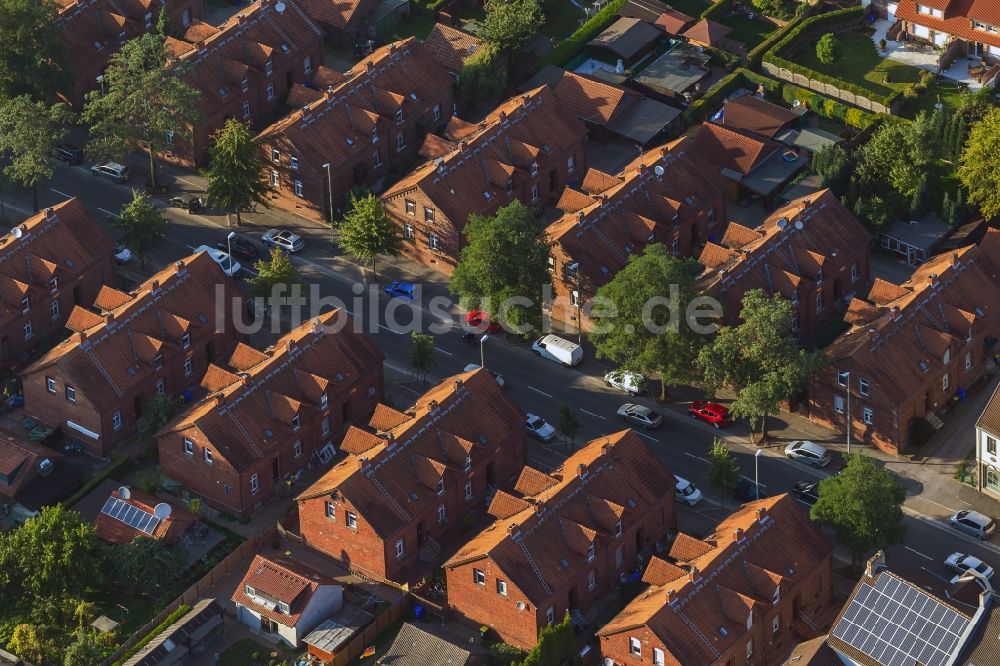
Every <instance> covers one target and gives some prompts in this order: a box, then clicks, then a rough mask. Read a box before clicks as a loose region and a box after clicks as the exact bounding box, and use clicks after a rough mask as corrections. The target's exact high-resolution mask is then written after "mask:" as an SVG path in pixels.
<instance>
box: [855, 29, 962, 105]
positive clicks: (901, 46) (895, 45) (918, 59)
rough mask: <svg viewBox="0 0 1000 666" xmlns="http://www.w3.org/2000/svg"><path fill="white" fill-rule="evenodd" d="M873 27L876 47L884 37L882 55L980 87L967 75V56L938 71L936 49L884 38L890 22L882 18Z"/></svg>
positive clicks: (938, 54) (937, 53) (873, 38)
mask: <svg viewBox="0 0 1000 666" xmlns="http://www.w3.org/2000/svg"><path fill="white" fill-rule="evenodd" d="M873 27H874V28H875V32H874V33H872V41H873V42H875V48H876V49H878V48H879V42H880V41H881V40H882V39H886V50H885V53H884V54H883V55H884V57H886V58H889V59H890V60H895V61H896V62H901V63H904V64H907V65H911V66H913V67H917V68H919V69H926V70H927V71H929V72H934V73H936V74H941V75H942V76H944V77H945V78H948V79H951V80H953V81H957V82H959V83H964V84H965V85H967V86H968V87H969V89H970V90H978V89H979V88H981V87H982V86H981V85H980V84H979V82H978V81H976V80H975V79H973V78H972V77H970V76H969V71H968V64H969V60H968V59H967V58H958V59H957V60H955V62H954V63H952V65H951V67H949V68H948V69H946V70H944V71H941V72H939V71H938V58H939V57H940V55H941V54H940V53H939V52H938V51H937V50H935V49H934V48H932V47H930V46H927V45H922V44H916V43H915V42H899V41H894V40H891V39H888V38H886V34H887V33H888V31H889V28H891V27H892V24H891V23H890V22H889V21H886V20H884V19H879V20H878V21H875V24H874V26H873Z"/></svg>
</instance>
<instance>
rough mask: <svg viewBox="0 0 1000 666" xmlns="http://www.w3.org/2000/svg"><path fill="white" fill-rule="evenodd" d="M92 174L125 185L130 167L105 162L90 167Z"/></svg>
mask: <svg viewBox="0 0 1000 666" xmlns="http://www.w3.org/2000/svg"><path fill="white" fill-rule="evenodd" d="M90 173H91V174H93V175H95V176H103V177H105V178H110V179H111V180H113V181H115V182H116V183H124V182H125V181H127V180H128V167H127V166H125V165H124V164H118V163H117V162H103V163H101V164H95V165H94V166H92V167H90Z"/></svg>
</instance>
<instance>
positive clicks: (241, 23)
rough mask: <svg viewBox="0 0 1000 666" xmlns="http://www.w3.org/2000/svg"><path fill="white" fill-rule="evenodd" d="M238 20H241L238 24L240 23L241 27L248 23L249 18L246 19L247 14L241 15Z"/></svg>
mask: <svg viewBox="0 0 1000 666" xmlns="http://www.w3.org/2000/svg"><path fill="white" fill-rule="evenodd" d="M236 18H237V19H239V21H238V22H239V24H240V25H243V24H244V23H246V22H247V17H246V15H245V14H240V15H239V16H237V17H236Z"/></svg>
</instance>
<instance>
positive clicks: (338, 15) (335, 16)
mask: <svg viewBox="0 0 1000 666" xmlns="http://www.w3.org/2000/svg"><path fill="white" fill-rule="evenodd" d="M299 1H300V3H301V4H302V8H303V9H304V10H305V11H306V13H307V14H308V15H309V16H310V17H312V19H313V20H314V21H319V22H320V23H326V24H329V25H331V26H333V27H334V28H336V29H338V30H343V29H344V28H346V27H347V24H348V23H350V22H351V21H352V20H354V18H355V17H357V16H364V15H365V14H367V13H368V12H370V11H372V10H373V9H375V7H377V6H378V0H299Z"/></svg>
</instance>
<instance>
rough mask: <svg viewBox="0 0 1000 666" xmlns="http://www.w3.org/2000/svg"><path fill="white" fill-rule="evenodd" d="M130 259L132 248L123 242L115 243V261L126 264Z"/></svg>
mask: <svg viewBox="0 0 1000 666" xmlns="http://www.w3.org/2000/svg"><path fill="white" fill-rule="evenodd" d="M130 261H132V250H130V249H128V248H127V247H125V244H124V243H115V263H116V264H119V265H121V264H127V263H128V262H130Z"/></svg>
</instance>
